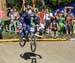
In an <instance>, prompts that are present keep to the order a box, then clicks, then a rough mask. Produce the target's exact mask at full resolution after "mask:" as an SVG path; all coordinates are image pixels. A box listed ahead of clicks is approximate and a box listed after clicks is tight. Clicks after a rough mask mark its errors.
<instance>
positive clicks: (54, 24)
mask: <svg viewBox="0 0 75 63" xmlns="http://www.w3.org/2000/svg"><path fill="white" fill-rule="evenodd" d="M57 26H58V24H57V22H56V20H55V19H54V20H53V21H52V22H51V24H50V32H51V36H52V37H57V36H58V30H57Z"/></svg>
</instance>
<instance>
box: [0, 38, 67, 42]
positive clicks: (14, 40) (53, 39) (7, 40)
mask: <svg viewBox="0 0 75 63" xmlns="http://www.w3.org/2000/svg"><path fill="white" fill-rule="evenodd" d="M36 40H37V41H66V40H67V39H66V38H44V39H36ZM0 42H19V39H0Z"/></svg>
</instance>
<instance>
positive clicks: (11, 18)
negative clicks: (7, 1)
mask: <svg viewBox="0 0 75 63" xmlns="http://www.w3.org/2000/svg"><path fill="white" fill-rule="evenodd" d="M13 12H14V10H13V9H11V12H10V14H9V18H10V25H9V30H10V32H12V31H14V30H12V27H13V25H14V26H15V24H14V23H15V21H14V20H15V16H14V14H13Z"/></svg>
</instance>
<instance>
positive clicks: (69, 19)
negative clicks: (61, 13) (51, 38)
mask: <svg viewBox="0 0 75 63" xmlns="http://www.w3.org/2000/svg"><path fill="white" fill-rule="evenodd" d="M72 21H73V20H72V16H71V15H70V14H67V16H66V33H67V34H72V33H73V22H72Z"/></svg>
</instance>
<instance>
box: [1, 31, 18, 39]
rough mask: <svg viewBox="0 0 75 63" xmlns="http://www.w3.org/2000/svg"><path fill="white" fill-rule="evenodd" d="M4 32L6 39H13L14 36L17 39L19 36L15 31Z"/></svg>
mask: <svg viewBox="0 0 75 63" xmlns="http://www.w3.org/2000/svg"><path fill="white" fill-rule="evenodd" d="M2 34H3V38H4V39H12V38H13V39H16V38H18V35H17V34H16V33H14V32H3V33H2Z"/></svg>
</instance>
